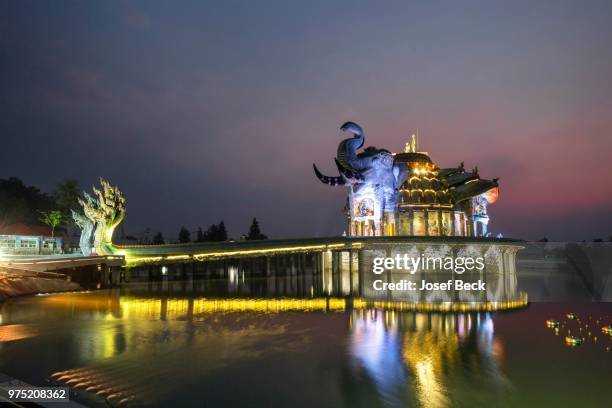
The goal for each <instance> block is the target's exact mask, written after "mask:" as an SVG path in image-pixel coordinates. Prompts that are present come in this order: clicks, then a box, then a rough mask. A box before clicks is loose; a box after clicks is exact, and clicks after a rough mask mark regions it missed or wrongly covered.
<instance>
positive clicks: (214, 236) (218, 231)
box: [152, 218, 268, 245]
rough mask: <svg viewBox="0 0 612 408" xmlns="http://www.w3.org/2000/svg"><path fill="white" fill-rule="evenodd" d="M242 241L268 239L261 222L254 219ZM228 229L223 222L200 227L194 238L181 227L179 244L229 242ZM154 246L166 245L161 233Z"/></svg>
mask: <svg viewBox="0 0 612 408" xmlns="http://www.w3.org/2000/svg"><path fill="white" fill-rule="evenodd" d="M240 239H241V240H261V239H268V237H267V236H266V235H265V234H262V232H261V229H260V227H259V221H257V218H253V221H252V222H251V226H250V227H249V232H248V233H247V234H243V235H241V236H240ZM228 240H230V238H228V235H227V229H226V228H225V223H224V222H223V221H221V222H219V223H218V224H212V225H211V226H209V227H208V228H207V229H206V230H203V229H202V227H198V230H197V231H196V233H195V236H194V237H192V234H191V232H189V230H188V229H187V228H185V227H184V226H183V227H181V229H180V230H179V233H178V242H179V243H187V242H223V241H228ZM152 243H153V244H156V245H160V244H163V243H165V240H164V237H163V235H162V233H161V232H158V233H157V234H155V235H154V236H153V240H152Z"/></svg>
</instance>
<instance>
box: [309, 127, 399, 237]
mask: <svg viewBox="0 0 612 408" xmlns="http://www.w3.org/2000/svg"><path fill="white" fill-rule="evenodd" d="M340 130H342V131H343V132H348V133H351V134H352V135H353V137H351V138H348V139H344V140H343V141H342V142H340V144H339V145H338V152H337V155H336V158H335V159H334V161H335V163H336V167H337V168H338V171H339V172H340V176H336V177H329V176H325V175H323V174H322V173H321V172H320V171H319V169H317V166H316V165H314V164H313V168H314V172H315V174H316V176H317V177H318V178H319V180H321V182H323V183H325V184H329V185H331V186H341V185H347V186H349V188H350V190H349V200H348V202H349V213H350V217H351V219H357V218H361V219H363V218H367V219H372V220H374V222H375V225H376V227H375V228H376V230H377V231H378V233H380V223H381V221H382V220H383V219H387V220H388V221H389V222H394V221H393V220H394V212H395V210H396V208H397V197H398V190H399V187H400V186H401V185H402V183H403V182H404V181H405V177H406V175H405V174H402V173H404V172H402V171H401V170H400V167H399V166H396V165H394V160H393V155H392V154H391V152H390V151H388V150H386V149H377V148H375V147H367V148H365V149H364V150H363V151H362V152H360V153H358V152H357V151H358V150H359V149H360V148H362V147H363V144H364V141H365V135H364V132H363V129H362V128H361V126H359V125H358V124H356V123H354V122H346V123H344V124H343V125H342V126H341V127H340Z"/></svg>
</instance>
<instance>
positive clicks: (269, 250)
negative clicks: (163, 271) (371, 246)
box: [125, 242, 362, 263]
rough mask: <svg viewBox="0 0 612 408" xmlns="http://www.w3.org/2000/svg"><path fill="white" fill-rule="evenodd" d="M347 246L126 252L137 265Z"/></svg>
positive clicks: (128, 260) (127, 257) (356, 243)
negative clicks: (148, 253)
mask: <svg viewBox="0 0 612 408" xmlns="http://www.w3.org/2000/svg"><path fill="white" fill-rule="evenodd" d="M361 245H362V243H360V242H354V243H351V246H355V247H360V246H361ZM345 247H346V244H327V245H304V246H293V247H280V248H265V249H248V250H235V251H218V252H203V253H199V254H193V255H168V256H155V257H138V256H130V253H129V251H126V253H125V256H126V262H128V263H137V262H155V261H161V260H169V261H172V260H181V259H190V258H193V259H196V260H198V261H201V260H203V259H205V258H217V257H231V256H241V255H260V254H261V255H264V254H271V253H286V252H294V251H313V250H331V249H339V248H345Z"/></svg>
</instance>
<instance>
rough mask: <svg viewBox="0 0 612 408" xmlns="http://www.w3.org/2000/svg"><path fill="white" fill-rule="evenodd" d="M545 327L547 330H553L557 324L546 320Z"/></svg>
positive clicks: (554, 321) (552, 320) (551, 320)
mask: <svg viewBox="0 0 612 408" xmlns="http://www.w3.org/2000/svg"><path fill="white" fill-rule="evenodd" d="M546 327H548V328H549V329H555V328H557V327H559V322H558V321H556V320H554V319H548V320H547V321H546Z"/></svg>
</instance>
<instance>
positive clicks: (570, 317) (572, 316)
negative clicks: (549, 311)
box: [566, 313, 576, 320]
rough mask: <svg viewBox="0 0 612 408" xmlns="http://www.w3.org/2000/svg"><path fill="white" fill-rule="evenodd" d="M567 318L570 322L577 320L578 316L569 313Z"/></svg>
mask: <svg viewBox="0 0 612 408" xmlns="http://www.w3.org/2000/svg"><path fill="white" fill-rule="evenodd" d="M566 316H567V318H568V319H570V320H576V315H575V314H574V313H568V314H567V315H566Z"/></svg>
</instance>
